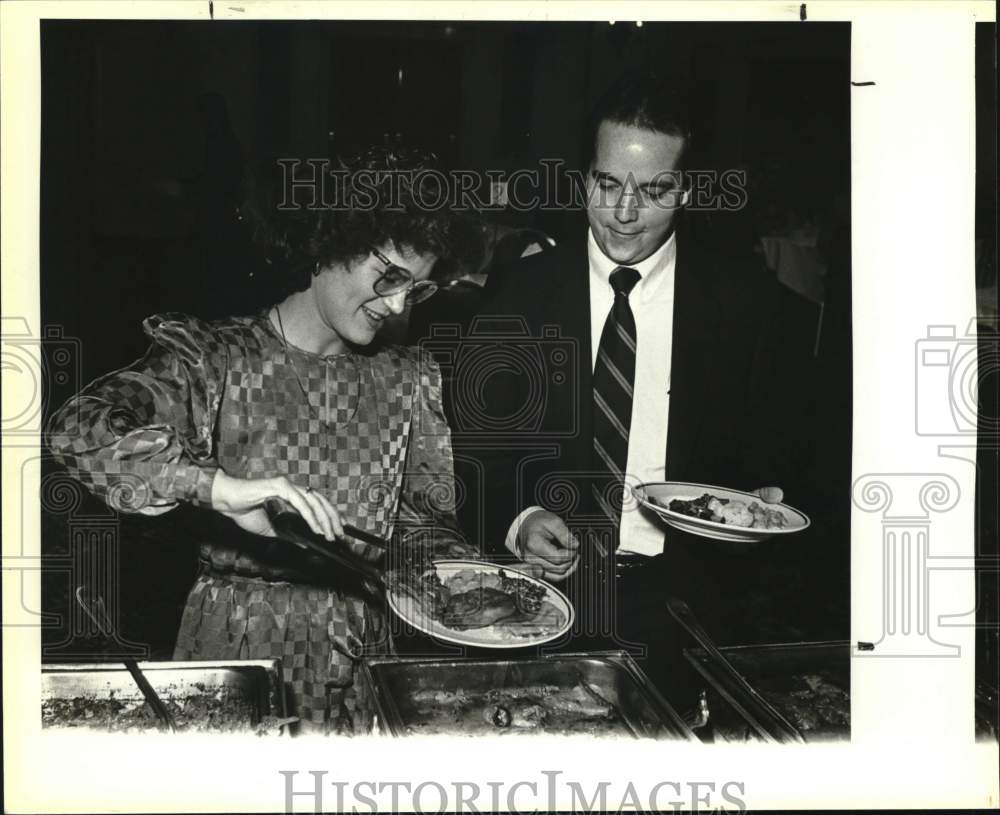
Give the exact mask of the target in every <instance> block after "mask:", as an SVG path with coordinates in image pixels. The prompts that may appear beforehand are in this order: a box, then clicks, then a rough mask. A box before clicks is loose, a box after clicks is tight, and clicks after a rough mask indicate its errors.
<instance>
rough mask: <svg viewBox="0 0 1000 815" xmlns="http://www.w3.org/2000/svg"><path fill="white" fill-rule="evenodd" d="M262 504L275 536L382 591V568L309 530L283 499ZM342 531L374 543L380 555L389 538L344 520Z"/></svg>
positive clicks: (355, 537) (273, 499)
mask: <svg viewBox="0 0 1000 815" xmlns="http://www.w3.org/2000/svg"><path fill="white" fill-rule="evenodd" d="M264 508H265V510H266V511H267V514H268V517H269V518H270V520H271V526H272V527H274V531H275V532H276V533H277V535H278V537H279V538H282V539H283V540H287V541H289V542H291V543H294V544H295V545H296V546H298V547H300V548H301V549H307V550H309V551H310V552H314V553H315V554H317V555H319V556H320V557H323V558H325V559H326V560H327V561H329V562H330V563H332V564H336V565H337V566H340V567H343V568H345V569H349V570H351V571H353V572H354V573H356V574H358V575H360V576H361V577H363V578H364V579H365V580H366V581H368V583H369V584H370V585H371V586H372V587H373V588H375V589H376V590H377V591H378V592H379V593H382V594H384V593H385V578H384V576H383V573H382V570H381V569H379V568H378V567H377V566H376V565H375V564H373V563H369V562H368V561H367V560H364V559H362V558H360V557H358V556H357V555H355V554H353V553H352V552H351V551H350V550H349V549H347V548H346V547H344V546H341V545H338V544H337V543H331V542H330V541H328V540H327V539H326V538H324V537H323V536H322V535H317V534H316V533H315V532H313V531H312V527H310V526H309V522H308V521H307V520H306V519H305V518H303V517H302V516H301V515H300V514H299V513H298V512H296V511H295V510H294V509H293V508H292V507H291V506H290V505H289V504H287V503H285V502H284V501H281V500H280V499H278V498H269V499H268V500H267V501H265V502H264ZM344 532H345V534H346V535H347V536H348V537H351V538H354V539H355V540H359V541H362V542H364V543H368V544H371V545H372V546H376V547H378V548H379V549H381V550H382V554H383V555H384V554H385V553H386V552H387V551H388V550H389V547H390V543H389V541H387V540H385V539H384V538H381V537H379V536H378V535H375V534H372V533H371V532H366V531H365V530H363V529H358V528H357V527H356V526H352V525H351V524H344Z"/></svg>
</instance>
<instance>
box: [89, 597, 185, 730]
mask: <svg viewBox="0 0 1000 815" xmlns="http://www.w3.org/2000/svg"><path fill="white" fill-rule="evenodd" d="M76 602H77V603H78V604H79V605H80V608H82V609H83V613H84V614H86V615H87V616H88V617H90V619H91V620H93V622H94V625H96V626H97V630H98V631H100V632H101V634H103V635H104V636H105V637H108V638H109V639H110V638H112V637H114V626H113V625H112V624H111V618H110V617H109V616H108V611H107V609H106V608H105V607H104V598H103V597H101V596H100V595H97V596H96V597H94V598H93V599H91V598H89V597H87V587H86V586H78V587H77V589H76ZM122 661H123V662H124V663H125V668H126V669H127V670H128V672H129V674H130V675H131V676H132V680H133V681H134V682H135V684H136V686H137V687H138V688H139V690H140V691H142V695H143V697H144V698H145V699H146V702H147V703H148V704H149V706H150V707H151V708H152V710H153V713H155V714H156V718H157V719H159V721H160V724H161V725H162V727H163V728H164V729H165V730H167V731H169V732H171V733H176V732H177V731H176V729H175V727H174V720H173V717H172V716H171V715H170V711H169V710H167V706H166V705H165V704H163V700H162V699H161V698H160V697H159V696H158V695H157V693H156V690H155V689H154V688H153V686H152V685H150V684H149V680H148V679H146V676H145V674H143V672H142V670H140V668H139V663H138V662H136V661H135V660H134V659H131V658H129V657H126V658H125V659H123V660H122Z"/></svg>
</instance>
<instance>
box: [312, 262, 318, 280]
mask: <svg viewBox="0 0 1000 815" xmlns="http://www.w3.org/2000/svg"><path fill="white" fill-rule="evenodd" d="M313 277H319V261H318V260H317V261H316V268H315V269H313Z"/></svg>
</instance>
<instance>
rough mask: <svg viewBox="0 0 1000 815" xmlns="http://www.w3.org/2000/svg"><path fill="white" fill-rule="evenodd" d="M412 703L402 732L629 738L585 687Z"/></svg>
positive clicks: (613, 713)
mask: <svg viewBox="0 0 1000 815" xmlns="http://www.w3.org/2000/svg"><path fill="white" fill-rule="evenodd" d="M413 702H414V704H415V705H416V710H415V716H414V720H413V721H412V722H411V723H410V725H409V726H408V729H409V731H410V732H411V733H415V734H420V735H429V734H450V735H468V736H482V735H490V734H496V735H509V734H531V733H544V734H547V735H552V734H557V735H570V734H587V735H592V736H602V735H614V734H619V735H630V731H629V730H628V728H627V726H626V725H625V723H624V722H623V721H622V719H621V717H620V715H619V714H618V711H617V709H616V708H615V706H614V705H612V704H611V703H610V702H608V701H607V700H605V699H604V698H603V697H601V695H600V694H599V693H597V692H596V691H594V690H593V689H591V688H588V687H587V686H586V685H585V684H578V685H574V686H571V687H558V686H556V685H538V684H534V685H526V686H524V687H509V688H496V689H492V690H487V691H464V690H456V691H444V690H422V691H417V692H416V693H415V694H414V695H413Z"/></svg>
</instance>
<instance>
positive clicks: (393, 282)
mask: <svg viewBox="0 0 1000 815" xmlns="http://www.w3.org/2000/svg"><path fill="white" fill-rule="evenodd" d="M368 248H369V249H370V250H371V253H372V254H373V255H374V256H375V257H376V259H378V260H379V261H380V262H381V263H383V264H384V265H385V270H384V271H383V272H382V274H380V275H379V277H378V280H376V281H375V283H374V284H372V288H373V289H374V290H375V294H377V295H378V296H379V297H394V296H395V295H397V294H399V293H400V292H406V304H407V305H408V306H413V305H416V304H417V303H422V302H424V300H426V299H427V298H428V297H431V296H432V295H433V294H434V293H435V292H436V291H437V290H438V284H437V283H435V282H434V281H433V280H420V281H414V279H413V272H411V271H410V270H409V269H405V268H403V267H402V266H400V265H398V264H396V263H393V262H392V261H391V260H389V258H387V257H386V256H385V255H384V254H382V252H380V251H379V250H378V249H376V248H375V247H374V246H369V247H368Z"/></svg>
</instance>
